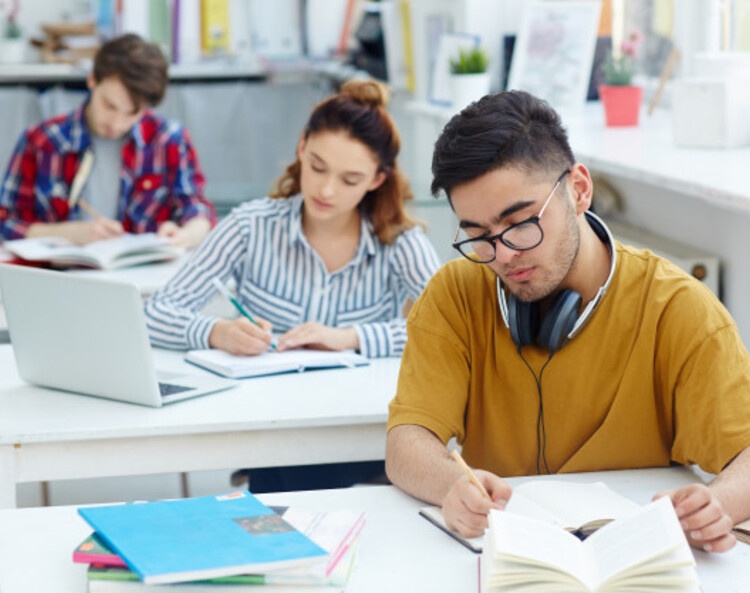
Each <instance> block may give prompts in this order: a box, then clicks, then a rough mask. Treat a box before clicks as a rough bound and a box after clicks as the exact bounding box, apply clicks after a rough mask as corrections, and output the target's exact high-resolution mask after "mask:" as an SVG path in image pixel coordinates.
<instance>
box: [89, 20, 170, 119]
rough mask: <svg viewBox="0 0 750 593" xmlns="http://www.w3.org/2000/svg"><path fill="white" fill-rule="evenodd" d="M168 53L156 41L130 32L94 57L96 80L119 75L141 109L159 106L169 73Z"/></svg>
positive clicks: (106, 46)
mask: <svg viewBox="0 0 750 593" xmlns="http://www.w3.org/2000/svg"><path fill="white" fill-rule="evenodd" d="M168 67H169V64H168V63H167V60H166V58H165V57H164V54H163V53H162V51H161V50H160V49H159V46H158V45H156V44H155V43H150V42H148V41H144V40H143V39H141V38H140V37H139V36H138V35H135V34H132V33H128V34H126V35H121V36H120V37H115V38H113V39H110V40H109V41H107V42H106V43H104V44H103V45H102V46H101V47H100V48H99V51H97V52H96V56H94V72H93V73H94V80H95V81H96V82H97V83H99V82H101V81H102V80H104V79H105V78H109V77H111V76H116V77H117V78H119V79H120V82H122V84H123V85H124V86H125V88H126V89H127V91H128V94H129V95H130V99H131V101H133V103H134V104H135V106H136V107H137V108H138V109H140V108H141V107H144V106H149V107H155V106H156V105H158V104H159V103H161V100H162V99H163V98H164V93H166V91H167V84H168V83H169V76H168V73H167V69H168Z"/></svg>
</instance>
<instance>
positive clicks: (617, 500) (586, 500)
mask: <svg viewBox="0 0 750 593" xmlns="http://www.w3.org/2000/svg"><path fill="white" fill-rule="evenodd" d="M540 507H541V509H540ZM640 508H641V506H640V505H639V504H638V503H636V502H633V501H632V500H630V499H628V498H625V497H624V496H622V495H621V494H618V493H617V492H615V491H614V490H612V489H611V488H609V487H608V486H607V485H606V484H604V483H603V482H588V483H578V482H564V481H556V480H555V481H544V480H533V481H530V482H524V483H523V484H521V485H519V486H516V487H515V488H514V489H513V495H512V496H511V497H510V501H509V503H508V506H507V507H506V510H508V511H510V512H514V513H518V514H522V515H526V516H535V517H537V518H539V519H545V520H547V521H549V522H551V523H555V524H557V525H561V526H562V527H565V528H571V529H577V528H579V527H581V526H583V525H585V524H586V523H589V522H591V521H597V520H601V519H620V518H622V517H626V516H628V515H630V514H632V513H634V512H636V511H638V510H639V509H640Z"/></svg>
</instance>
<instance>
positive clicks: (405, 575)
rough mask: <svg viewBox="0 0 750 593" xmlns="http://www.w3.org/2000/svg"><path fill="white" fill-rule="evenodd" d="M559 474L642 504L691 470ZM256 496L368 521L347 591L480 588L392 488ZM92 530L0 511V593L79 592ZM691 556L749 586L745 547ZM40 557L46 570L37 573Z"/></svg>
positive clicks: (732, 582) (458, 556)
mask: <svg viewBox="0 0 750 593" xmlns="http://www.w3.org/2000/svg"><path fill="white" fill-rule="evenodd" d="M560 478H563V479H566V480H579V481H595V480H603V481H605V482H606V483H608V484H609V485H610V486H611V487H612V488H614V489H615V490H617V491H619V492H621V493H622V494H624V495H625V496H628V497H630V498H632V499H633V500H636V501H637V502H640V503H646V502H648V501H649V500H650V498H651V495H652V494H653V493H654V492H656V491H659V490H661V489H664V488H668V487H674V486H679V485H682V484H687V483H690V482H693V481H696V477H695V476H694V475H693V474H692V473H691V472H690V471H689V470H685V469H681V468H670V469H652V470H634V471H622V472H598V473H591V474H577V475H566V476H561V477H560ZM524 479H526V478H518V479H514V480H511V482H512V483H519V482H520V481H523V480H524ZM533 479H539V478H536V477H535V478H533ZM552 479H555V478H554V477H553V478H552ZM261 498H262V499H263V500H264V501H265V502H266V503H268V504H284V505H287V504H289V505H297V506H300V507H307V508H316V509H323V510H325V509H339V508H351V509H360V510H364V511H365V512H366V516H367V524H366V525H365V528H364V531H363V532H362V536H361V538H362V540H361V545H360V548H359V551H358V554H357V559H356V563H355V567H354V570H353V573H352V578H351V582H350V585H349V588H348V591H349V592H350V593H375V592H377V593H382V592H383V591H388V592H389V593H396V592H401V591H404V592H408V593H413V592H415V591H430V592H431V593H443V592H445V593H463V592H467V593H474V592H476V591H477V589H478V583H477V581H478V574H477V567H478V564H477V558H478V555H477V554H474V553H472V552H470V551H469V550H467V549H466V548H464V547H463V546H461V545H460V544H458V543H457V542H455V541H454V540H453V539H451V538H449V537H448V536H446V535H445V534H443V533H441V532H440V531H438V530H437V529H436V528H435V527H433V526H432V525H430V524H429V523H428V522H427V521H425V520H424V519H422V518H421V517H419V516H418V514H417V510H418V509H419V507H420V506H421V503H420V502H419V501H417V500H415V499H413V498H411V497H409V496H407V495H405V494H403V493H402V492H400V491H399V490H397V489H395V488H393V487H390V486H369V487H361V488H349V489H345V490H320V491H315V492H293V493H292V492H289V493H279V494H271V495H262V496H261ZM90 531H91V530H90V528H89V527H88V526H87V524H86V523H85V522H84V521H83V519H81V518H79V516H78V514H77V513H76V508H75V507H47V508H34V509H13V510H9V509H6V510H0V591H2V592H3V593H28V592H29V591H55V592H56V593H80V592H81V591H85V587H86V566H85V565H81V564H74V563H73V562H72V561H71V555H72V551H73V549H74V548H75V546H76V545H77V544H78V543H80V542H81V541H82V540H83V538H84V537H85V536H87V535H88V534H89V533H90ZM695 555H696V559H697V561H698V574H699V576H700V579H701V583H702V586H703V591H704V593H741V592H742V593H744V592H746V591H747V590H748V582H750V546H747V545H744V544H737V546H736V547H735V548H734V549H733V550H731V551H730V552H728V553H726V554H706V553H703V552H695ZM40 559H42V560H41V562H42V563H43V565H44V570H39V566H40Z"/></svg>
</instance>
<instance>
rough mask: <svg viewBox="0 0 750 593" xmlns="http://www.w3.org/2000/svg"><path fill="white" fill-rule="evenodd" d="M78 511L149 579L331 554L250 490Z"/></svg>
mask: <svg viewBox="0 0 750 593" xmlns="http://www.w3.org/2000/svg"><path fill="white" fill-rule="evenodd" d="M78 513H79V514H80V515H81V516H82V517H83V518H84V519H85V520H86V521H87V522H88V523H89V524H90V525H91V526H92V527H93V528H94V529H95V530H96V532H97V533H98V535H99V536H100V537H101V538H102V539H103V540H104V541H105V543H106V544H107V546H108V547H110V548H111V549H112V550H114V551H115V552H116V553H117V554H118V555H119V556H120V557H121V558H122V559H123V560H125V562H126V563H127V565H128V567H130V569H131V570H133V571H134V572H135V573H136V574H137V575H138V576H139V577H140V578H141V580H143V582H144V583H146V584H163V583H177V582H182V581H194V580H199V579H210V578H216V577H222V576H229V575H235V574H242V573H263V572H266V571H269V570H273V569H276V568H282V567H284V568H286V567H292V566H304V565H306V564H308V563H313V562H315V561H316V560H320V559H321V558H325V557H326V556H327V553H326V551H325V550H324V549H323V548H321V547H320V546H318V545H317V544H316V543H315V542H313V541H312V540H311V539H310V538H308V537H307V536H306V535H305V534H303V533H301V532H300V531H298V530H297V529H295V528H294V527H292V525H290V524H289V523H287V522H286V521H284V519H283V517H281V516H280V515H278V514H277V513H275V512H274V511H273V510H272V509H270V508H268V507H267V506H266V505H264V504H263V503H262V502H260V501H259V500H258V499H257V498H255V496H253V495H252V494H251V493H250V492H233V493H231V494H227V495H223V496H204V497H200V498H183V499H177V500H167V501H159V502H145V503H136V504H120V505H108V506H100V507H90V508H80V509H78Z"/></svg>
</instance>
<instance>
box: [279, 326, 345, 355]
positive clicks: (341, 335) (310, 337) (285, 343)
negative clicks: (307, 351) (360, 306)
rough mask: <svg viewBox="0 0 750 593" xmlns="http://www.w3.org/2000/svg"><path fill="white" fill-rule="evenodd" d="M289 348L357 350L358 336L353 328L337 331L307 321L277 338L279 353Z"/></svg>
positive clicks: (336, 329) (337, 329)
mask: <svg viewBox="0 0 750 593" xmlns="http://www.w3.org/2000/svg"><path fill="white" fill-rule="evenodd" d="M291 348H311V349H314V350H349V349H351V350H357V349H359V336H358V335H357V332H356V330H355V329H354V328H353V327H347V328H343V329H339V328H335V327H328V326H326V325H322V324H320V323H314V322H312V321H308V322H307V323H303V324H302V325H298V326H297V327H295V328H292V329H290V330H289V331H288V332H286V333H285V334H284V335H283V336H281V337H280V338H279V345H278V349H279V352H283V351H284V350H290V349H291Z"/></svg>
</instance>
